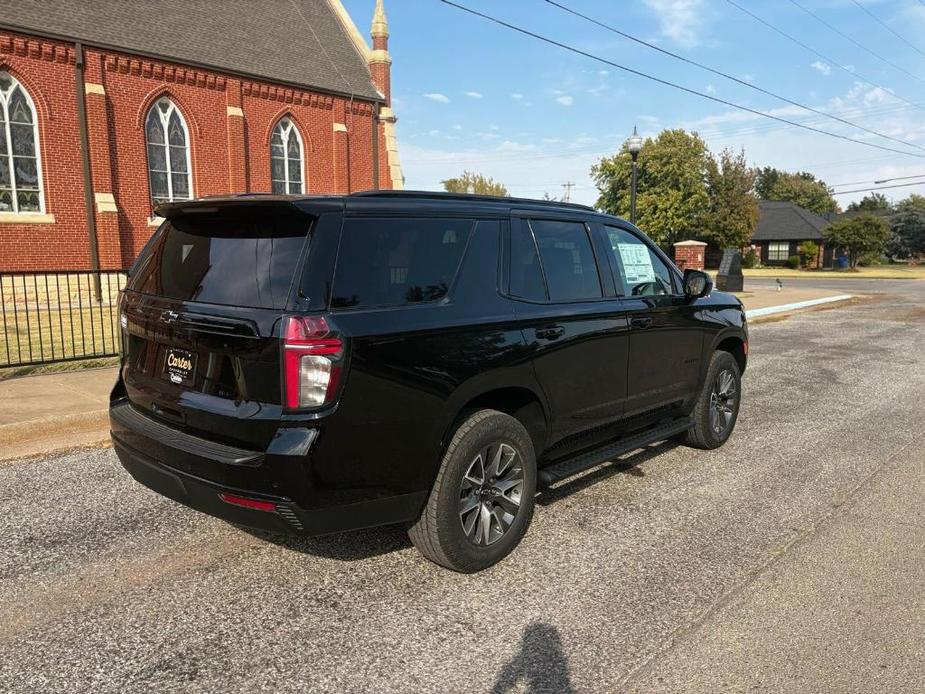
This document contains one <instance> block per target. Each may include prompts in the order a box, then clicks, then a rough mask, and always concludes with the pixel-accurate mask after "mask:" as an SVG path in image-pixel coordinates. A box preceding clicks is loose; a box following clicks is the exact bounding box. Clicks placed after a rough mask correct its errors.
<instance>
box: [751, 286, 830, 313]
mask: <svg viewBox="0 0 925 694" xmlns="http://www.w3.org/2000/svg"><path fill="white" fill-rule="evenodd" d="M794 284H796V283H795V282H790V283H788V282H787V281H786V280H785V281H784V287H783V289H782V290H781V291H777V290H776V289H768V288H766V287H750V286H749V283H748V280H747V279H746V280H745V291H743V292H736V293H735V295H736V296H737V297H739V298H740V299H741V300H742V303H743V304H745V308H746V309H747V310H749V311H753V310H755V309H761V308H769V307H771V306H782V305H784V304H796V303H799V302H801V301H812V300H813V299H822V298H825V297H829V296H836V295H838V294H844V292H837V291H831V290H827V289H816V288H812V287H797V286H793V285H794Z"/></svg>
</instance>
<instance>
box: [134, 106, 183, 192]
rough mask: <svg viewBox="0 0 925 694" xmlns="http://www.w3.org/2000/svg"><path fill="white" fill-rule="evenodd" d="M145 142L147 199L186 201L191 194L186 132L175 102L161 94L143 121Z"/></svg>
mask: <svg viewBox="0 0 925 694" xmlns="http://www.w3.org/2000/svg"><path fill="white" fill-rule="evenodd" d="M145 140H146V142H147V145H148V181H149V183H150V186H151V202H152V203H153V204H154V205H157V204H158V203H161V202H171V201H173V200H189V199H190V198H191V197H192V195H193V182H192V176H191V173H190V151H189V131H188V130H187V128H186V121H184V120H183V114H182V113H180V111H179V109H177V107H176V105H175V104H174V103H173V102H172V101H171V100H170V99H168V98H167V97H166V96H165V97H161V98H160V99H158V100H157V102H156V103H155V104H154V105H153V106H152V107H151V110H150V111H148V117H147V119H146V120H145Z"/></svg>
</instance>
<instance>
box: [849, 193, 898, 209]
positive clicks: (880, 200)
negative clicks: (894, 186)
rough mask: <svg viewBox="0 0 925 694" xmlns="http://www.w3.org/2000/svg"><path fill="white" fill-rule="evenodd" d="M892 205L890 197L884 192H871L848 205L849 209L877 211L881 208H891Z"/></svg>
mask: <svg viewBox="0 0 925 694" xmlns="http://www.w3.org/2000/svg"><path fill="white" fill-rule="evenodd" d="M891 207H892V206H891V205H890V201H889V199H887V197H886V195H884V194H883V193H869V194H867V195H865V196H864V197H863V198H861V199H860V200H859V201H857V202H853V203H851V204H850V205H848V211H849V212H854V211H858V210H861V211H864V212H877V211H879V210H889V209H890V208H891Z"/></svg>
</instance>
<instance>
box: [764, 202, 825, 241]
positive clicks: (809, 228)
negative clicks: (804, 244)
mask: <svg viewBox="0 0 925 694" xmlns="http://www.w3.org/2000/svg"><path fill="white" fill-rule="evenodd" d="M758 207H759V210H760V213H761V214H760V216H759V218H758V226H757V227H756V228H755V232H754V233H753V234H752V241H802V240H804V239H810V240H814V241H817V240H822V234H823V231H824V230H825V228H826V227H827V226H828V225H829V222H828V220H826V219H825V217H823V216H821V215H818V214H816V213H815V212H810V211H809V210H806V209H804V208H802V207H800V206H799V205H794V204H793V203H792V202H785V201H782V200H760V201H759V202H758Z"/></svg>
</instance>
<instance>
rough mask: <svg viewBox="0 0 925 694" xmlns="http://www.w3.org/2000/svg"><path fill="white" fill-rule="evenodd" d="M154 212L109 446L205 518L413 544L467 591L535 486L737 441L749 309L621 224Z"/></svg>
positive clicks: (587, 213)
mask: <svg viewBox="0 0 925 694" xmlns="http://www.w3.org/2000/svg"><path fill="white" fill-rule="evenodd" d="M158 212H159V213H160V214H161V215H163V216H164V217H165V218H166V221H165V222H164V223H163V225H162V226H161V227H160V229H159V230H158V231H157V233H156V234H155V235H154V237H153V238H152V239H151V241H150V242H149V243H148V245H147V246H146V247H145V249H144V250H143V251H142V253H141V255H140V256H139V258H138V260H137V261H136V263H135V266H134V267H133V268H132V271H131V273H130V278H129V283H128V287H127V289H126V290H125V292H124V295H123V297H122V299H121V327H122V333H123V334H122V338H123V339H122V344H123V354H122V360H121V370H120V376H119V380H118V383H117V384H116V387H115V388H114V390H113V392H112V397H111V404H110V420H111V428H112V439H113V444H114V446H115V450H116V452H117V453H118V456H119V459H120V460H121V461H122V464H123V465H124V466H125V468H126V469H127V470H128V471H129V472H130V473H131V474H132V475H133V476H134V477H135V478H136V479H137V480H138V481H139V482H141V483H142V484H144V485H147V486H148V487H150V488H152V489H154V490H156V491H158V492H160V493H161V494H164V495H166V496H168V497H170V498H172V499H175V500H177V501H180V502H182V503H184V504H187V505H189V506H192V507H193V508H196V509H199V510H201V511H204V512H206V513H210V514H212V515H215V516H218V517H220V518H224V519H227V520H229V521H233V522H235V523H239V524H242V525H245V526H250V527H256V528H262V529H265V530H275V531H283V532H292V533H304V534H312V535H315V534H323V533H333V532H339V531H344V530H350V529H356V528H363V527H369V526H375V525H382V524H387V523H408V524H409V525H410V530H409V534H410V536H411V539H412V541H413V542H414V544H415V545H416V546H417V547H418V549H419V550H420V551H421V552H422V553H423V554H424V555H425V556H426V557H427V558H429V559H431V560H433V561H434V562H437V563H438V564H441V565H443V566H445V567H448V568H451V569H455V570H457V571H464V572H469V571H477V570H479V569H483V568H485V567H487V566H490V565H491V564H493V563H495V562H497V561H499V560H500V559H501V558H503V557H504V556H505V555H507V554H508V553H509V552H510V551H511V550H512V549H514V547H515V546H516V545H517V543H518V542H519V541H520V539H521V538H522V537H523V535H524V533H525V532H526V530H527V526H528V525H529V524H530V520H531V517H532V515H533V505H534V496H535V493H536V489H537V488H538V487H541V486H546V485H550V484H552V483H554V482H556V481H558V480H561V479H564V478H566V477H569V476H571V475H575V474H577V473H579V472H581V471H583V470H587V469H588V468H591V467H594V466H597V465H600V464H601V463H604V462H606V461H609V460H613V459H614V457H615V456H618V455H621V454H623V453H626V452H628V451H631V450H633V449H636V448H639V447H641V446H645V445H648V444H650V443H653V442H655V441H661V440H666V439H670V438H680V439H682V440H684V441H686V442H687V443H689V444H691V445H694V446H698V447H702V448H715V447H717V446H720V445H722V444H723V442H724V441H725V440H726V439H727V438H728V437H729V435H730V433H731V432H732V429H733V427H734V426H735V423H736V415H737V413H738V408H739V402H740V392H741V391H740V376H741V374H742V372H743V371H744V369H745V363H746V355H747V353H748V337H747V329H746V322H745V314H744V312H743V310H742V305H741V303H740V302H739V300H738V299H736V298H735V297H732V296H729V295H726V294H722V293H719V292H711V289H712V285H711V283H710V280H709V278H708V276H707V275H705V274H704V273H701V272H697V271H691V270H688V271H686V272H685V273H684V274H683V275H682V274H681V273H680V272H679V271H678V269H677V268H676V267H675V266H674V265H673V264H672V262H671V260H669V259H668V258H667V257H666V256H665V254H664V253H662V251H661V250H659V249H658V248H657V247H656V246H655V245H654V244H653V243H652V242H651V241H650V240H649V239H648V238H646V237H645V236H644V235H643V234H642V233H641V232H640V231H639V230H638V229H636V228H635V227H633V226H632V225H630V224H628V223H627V222H625V221H623V220H622V219H618V218H616V217H610V216H607V215H603V214H599V213H597V212H595V211H594V210H593V209H591V208H588V207H584V206H580V205H569V204H562V203H549V202H538V201H532V200H517V199H511V198H489V197H477V196H464V195H450V194H439V193H414V192H370V193H359V194H354V195H349V196H322V197H284V196H263V195H244V196H237V197H225V198H215V199H204V200H199V201H194V202H181V203H171V204H166V205H163V206H161V207H160V208H159V210H158Z"/></svg>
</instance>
